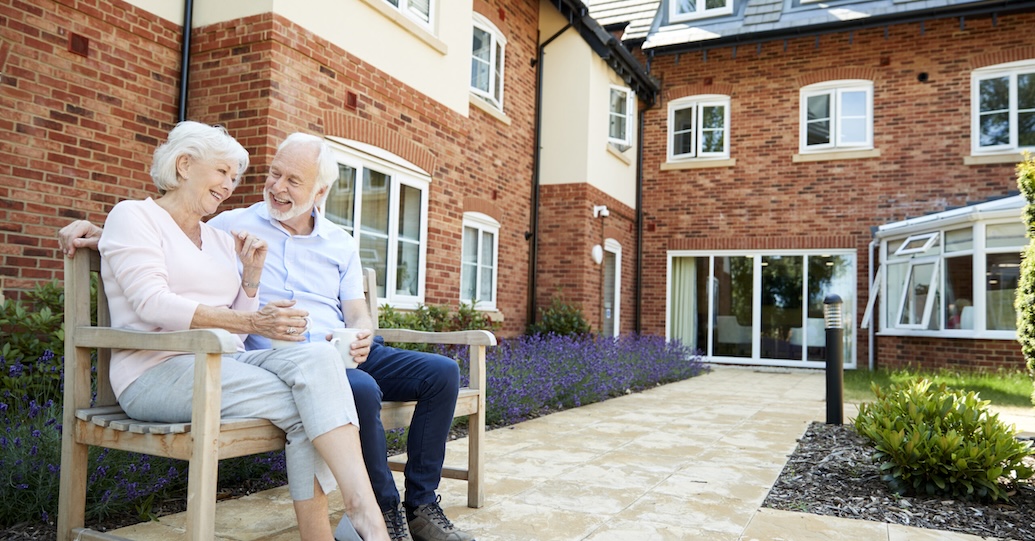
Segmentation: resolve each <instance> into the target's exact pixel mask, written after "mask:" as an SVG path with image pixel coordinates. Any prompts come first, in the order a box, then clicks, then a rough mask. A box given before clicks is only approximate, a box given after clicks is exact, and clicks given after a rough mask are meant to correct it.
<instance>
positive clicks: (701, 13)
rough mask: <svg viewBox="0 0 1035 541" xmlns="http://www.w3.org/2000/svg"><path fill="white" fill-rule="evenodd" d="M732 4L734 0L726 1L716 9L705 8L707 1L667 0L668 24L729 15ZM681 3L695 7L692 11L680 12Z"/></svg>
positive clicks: (731, 10)
mask: <svg viewBox="0 0 1035 541" xmlns="http://www.w3.org/2000/svg"><path fill="white" fill-rule="evenodd" d="M733 2H734V0H726V4H725V5H724V6H722V7H718V8H711V9H708V8H707V0H685V2H681V0H669V3H668V20H669V22H670V23H678V22H683V21H691V20H694V19H704V18H706V17H719V16H722V15H730V14H732V13H733ZM681 3H685V4H687V5H690V4H692V5H693V6H694V7H695V10H694V11H680V9H679V7H680V4H681Z"/></svg>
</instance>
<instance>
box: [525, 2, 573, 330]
mask: <svg viewBox="0 0 1035 541" xmlns="http://www.w3.org/2000/svg"><path fill="white" fill-rule="evenodd" d="M571 27H572V24H571V21H570V19H569V22H568V24H566V25H565V26H564V28H561V29H560V30H558V31H557V33H555V34H554V35H552V36H550V38H549V39H547V40H546V41H544V42H543V43H542V44H541V45H539V54H538V56H537V57H536V59H535V66H536V71H535V148H534V149H532V216H531V224H530V227H531V231H529V232H527V233H525V240H530V241H531V244H529V247H528V251H529V253H528V311H527V314H526V317H527V319H526V321H527V322H528V324H529V325H531V324H533V323H535V316H536V293H537V291H538V272H537V271H538V269H537V267H538V265H539V160H540V159H541V155H542V152H543V149H542V139H543V136H542V131H543V129H542V128H543V61H544V60H546V57H545V54H546V51H545V49H546V46H547V45H549V44H550V43H552V42H553V40H555V39H557V38H559V37H561V34H563V33H565V32H567V31H568V29H569V28H571Z"/></svg>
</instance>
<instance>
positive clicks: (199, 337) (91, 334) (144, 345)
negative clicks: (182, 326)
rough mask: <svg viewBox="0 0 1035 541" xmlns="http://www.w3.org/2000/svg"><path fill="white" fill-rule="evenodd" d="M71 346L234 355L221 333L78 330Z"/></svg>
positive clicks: (234, 349) (232, 344)
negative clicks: (73, 344)
mask: <svg viewBox="0 0 1035 541" xmlns="http://www.w3.org/2000/svg"><path fill="white" fill-rule="evenodd" d="M75 345H76V346H78V347H90V348H118V349H144V350H154V351H182V352H184V353H236V352H237V343H236V341H235V340H234V337H233V335H231V334H230V332H228V331H226V330H223V329H194V330H190V331H173V332H144V331H131V330H126V329H114V328H110V327H79V328H78V329H76V332H75Z"/></svg>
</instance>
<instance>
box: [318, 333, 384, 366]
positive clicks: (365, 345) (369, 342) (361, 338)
mask: <svg viewBox="0 0 1035 541" xmlns="http://www.w3.org/2000/svg"><path fill="white" fill-rule="evenodd" d="M324 339H325V340H327V341H328V342H329V341H331V340H333V339H334V335H333V334H331V333H327V336H325V337H324ZM373 345H374V332H373V331H370V330H366V329H364V330H361V331H359V332H357V333H356V341H355V342H353V343H352V347H350V348H349V350H350V351H351V352H352V360H353V361H356V364H363V363H365V362H366V360H367V356H368V355H370V348H371V347H373Z"/></svg>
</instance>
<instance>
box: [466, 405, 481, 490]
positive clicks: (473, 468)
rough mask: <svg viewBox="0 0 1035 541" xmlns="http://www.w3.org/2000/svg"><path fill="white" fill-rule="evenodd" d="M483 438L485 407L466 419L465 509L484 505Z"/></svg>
mask: <svg viewBox="0 0 1035 541" xmlns="http://www.w3.org/2000/svg"><path fill="white" fill-rule="evenodd" d="M484 437H485V405H484V403H483V404H482V407H481V408H480V409H479V410H478V412H477V413H474V414H472V415H471V416H469V417H468V418H467V507H473V508H479V507H481V506H483V505H485V489H484V485H483V484H484V477H483V475H482V473H483V472H482V464H484V463H485V461H484V460H483V458H484V457H482V440H483V439H484Z"/></svg>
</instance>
